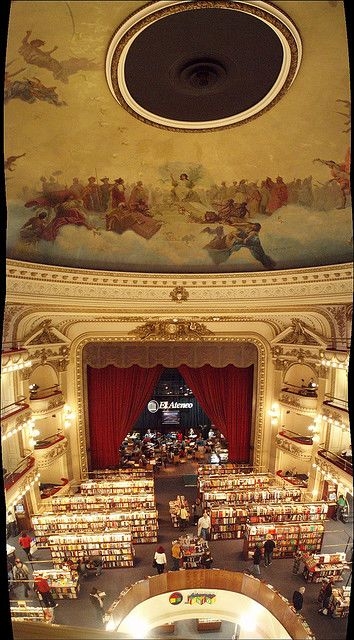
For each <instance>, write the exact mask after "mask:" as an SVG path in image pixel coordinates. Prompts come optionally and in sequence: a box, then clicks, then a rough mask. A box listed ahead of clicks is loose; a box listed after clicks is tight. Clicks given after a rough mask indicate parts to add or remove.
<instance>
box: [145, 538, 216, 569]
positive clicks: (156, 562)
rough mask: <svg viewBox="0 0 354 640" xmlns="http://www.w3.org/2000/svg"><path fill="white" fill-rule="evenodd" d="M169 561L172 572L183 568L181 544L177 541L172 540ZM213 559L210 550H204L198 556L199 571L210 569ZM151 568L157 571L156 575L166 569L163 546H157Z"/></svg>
mask: <svg viewBox="0 0 354 640" xmlns="http://www.w3.org/2000/svg"><path fill="white" fill-rule="evenodd" d="M171 560H172V566H171V570H172V571H179V570H180V568H181V567H182V566H183V551H182V546H181V543H180V542H179V541H178V540H172V545H171ZM213 562H214V559H213V557H212V555H211V551H210V549H205V550H204V551H203V553H202V554H201V556H200V568H201V569H211V565H212V564H213ZM152 564H153V567H154V568H155V569H156V570H157V573H158V574H161V573H163V572H164V571H165V569H166V567H167V557H166V552H165V549H164V547H163V546H161V545H159V546H158V547H157V549H156V551H155V554H154V558H153V562H152Z"/></svg>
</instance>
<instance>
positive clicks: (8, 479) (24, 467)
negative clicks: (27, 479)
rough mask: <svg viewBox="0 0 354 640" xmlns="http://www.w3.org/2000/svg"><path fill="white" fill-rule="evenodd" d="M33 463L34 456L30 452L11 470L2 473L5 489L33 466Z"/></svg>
mask: <svg viewBox="0 0 354 640" xmlns="http://www.w3.org/2000/svg"><path fill="white" fill-rule="evenodd" d="M34 464H35V458H34V457H33V456H32V455H31V454H30V455H28V456H26V458H23V460H21V462H20V463H19V464H18V465H17V467H16V468H15V469H14V470H13V471H10V472H6V473H5V475H4V486H5V489H6V490H7V489H10V488H11V487H12V486H13V485H14V484H15V483H16V482H18V480H20V478H22V476H24V475H25V473H27V471H29V470H30V469H31V468H32V467H34Z"/></svg>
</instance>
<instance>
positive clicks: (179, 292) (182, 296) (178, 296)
mask: <svg viewBox="0 0 354 640" xmlns="http://www.w3.org/2000/svg"><path fill="white" fill-rule="evenodd" d="M170 298H172V300H174V301H175V302H182V301H184V300H188V298H189V293H188V291H187V289H186V288H185V287H175V288H174V289H173V290H172V291H171V292H170Z"/></svg>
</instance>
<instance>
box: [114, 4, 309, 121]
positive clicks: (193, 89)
mask: <svg viewBox="0 0 354 640" xmlns="http://www.w3.org/2000/svg"><path fill="white" fill-rule="evenodd" d="M219 32H223V33H224V37H223V38H221V39H218V40H217V42H215V37H213V35H214V33H219ZM250 32H251V33H252V35H253V39H251V38H250V37H248V38H247V37H245V34H246V33H248V34H249V33H250ZM181 33H183V34H185V38H184V41H183V51H182V50H181V47H180V37H181ZM206 40H207V41H208V48H207V50H206V49H205V41H206ZM251 52H252V53H251ZM252 54H253V56H254V55H255V56H256V58H257V60H258V63H257V65H256V66H255V65H254V64H252V62H251V59H252ZM181 56H182V57H181ZM301 57H302V43H301V38H300V35H299V32H298V30H297V28H296V26H295V24H294V23H293V21H292V20H291V19H290V18H289V16H288V15H287V14H286V13H285V12H283V11H282V10H281V9H279V8H278V7H276V6H275V5H274V4H273V3H269V2H263V1H257V2H255V1H254V0H248V1H247V2H246V1H243V0H241V1H239V2H235V1H232V0H213V2H210V0H206V1H204V0H198V1H197V2H194V1H193V0H192V1H190V2H185V1H181V0H173V1H172V0H170V1H163V2H161V1H156V2H149V3H147V4H146V5H144V6H143V7H142V8H141V9H138V10H136V11H135V12H133V13H132V14H131V15H130V16H128V17H127V18H126V19H125V20H124V22H123V23H122V24H121V25H119V26H118V27H117V31H116V33H115V34H114V35H113V37H112V40H111V43H110V46H109V48H108V52H107V56H106V78H107V83H108V86H109V89H110V91H111V93H112V95H113V96H114V98H115V99H116V100H117V102H118V103H119V104H120V105H121V106H122V107H123V108H124V109H126V110H127V111H128V112H129V113H130V114H131V115H132V116H134V117H135V118H137V119H138V120H141V121H142V122H144V123H145V124H150V125H154V126H156V127H160V128H164V129H168V130H172V131H190V132H194V131H197V132H200V131H212V130H215V129H220V128H227V127H230V126H235V125H240V124H242V123H244V122H249V121H250V120H253V119H254V118H256V117H258V116H259V115H261V114H262V113H264V112H265V111H267V110H268V109H270V108H271V107H272V106H273V105H274V104H276V103H277V102H278V100H279V99H280V98H281V97H282V96H283V95H284V94H285V93H286V92H287V91H288V89H289V87H290V86H291V85H292V83H293V82H294V80H295V77H296V75H297V72H298V70H299V66H300V62H301ZM235 60H237V63H236V62H235ZM142 68H144V73H143V74H141V73H139V70H140V69H142ZM137 77H138V78H139V80H138V82H137ZM156 77H158V78H159V82H158V83H156V82H155V79H156ZM191 98H192V99H191Z"/></svg>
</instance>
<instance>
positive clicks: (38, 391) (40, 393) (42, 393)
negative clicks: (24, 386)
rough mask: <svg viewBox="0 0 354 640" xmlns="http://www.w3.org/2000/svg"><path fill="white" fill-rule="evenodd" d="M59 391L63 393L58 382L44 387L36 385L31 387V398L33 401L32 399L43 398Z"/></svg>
mask: <svg viewBox="0 0 354 640" xmlns="http://www.w3.org/2000/svg"><path fill="white" fill-rule="evenodd" d="M59 393H61V389H59V385H58V384H54V385H53V386H52V387H45V388H44V389H42V388H41V387H37V385H34V388H32V389H31V388H30V400H31V402H32V400H43V399H45V398H49V397H50V396H53V395H56V394H59Z"/></svg>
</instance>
